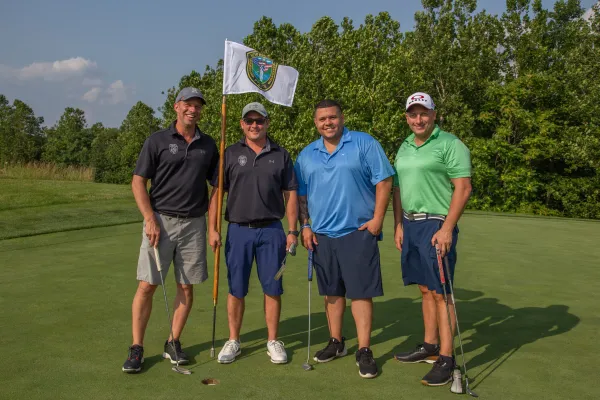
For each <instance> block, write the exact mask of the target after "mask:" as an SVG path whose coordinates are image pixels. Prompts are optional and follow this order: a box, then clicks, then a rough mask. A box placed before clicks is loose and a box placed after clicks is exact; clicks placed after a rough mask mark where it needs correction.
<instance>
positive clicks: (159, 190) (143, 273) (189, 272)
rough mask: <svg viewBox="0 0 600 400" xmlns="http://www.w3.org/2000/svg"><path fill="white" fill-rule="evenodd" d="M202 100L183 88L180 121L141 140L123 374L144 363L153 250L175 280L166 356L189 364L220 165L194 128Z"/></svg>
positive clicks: (154, 277)
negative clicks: (138, 228)
mask: <svg viewBox="0 0 600 400" xmlns="http://www.w3.org/2000/svg"><path fill="white" fill-rule="evenodd" d="M205 104H206V101H205V100H204V97H203V96H202V93H201V92H200V91H199V90H198V89H196V88H184V89H182V90H181V91H180V92H179V94H178V95H177V98H176V100H175V105H174V108H175V112H176V113H177V120H176V121H175V122H173V123H172V124H171V125H170V126H169V127H168V128H167V129H164V130H161V131H158V132H156V133H154V134H152V135H151V136H150V137H148V138H147V139H146V141H145V142H144V147H143V148H142V151H141V152H140V156H139V158H138V161H137V164H136V167H135V171H134V175H133V180H132V183H131V186H132V190H133V195H134V197H135V201H136V203H137V206H138V208H139V209H140V212H141V213H142V215H143V216H144V228H143V235H142V245H141V247H140V255H139V261H138V269H137V279H138V281H139V284H138V288H137V292H136V293H135V297H134V299H133V305H132V332H133V343H132V345H131V347H130V348H129V356H128V357H127V360H126V361H125V364H123V368H122V369H123V371H124V372H139V371H140V370H141V369H142V362H143V361H144V348H143V345H144V333H145V331H146V325H147V324H148V319H149V318H150V312H151V310H152V296H153V294H154V291H155V290H156V288H157V286H158V285H159V284H160V282H161V279H160V276H159V275H158V274H159V272H158V269H157V265H156V260H155V258H154V249H153V248H154V247H157V248H158V249H159V253H160V261H161V265H162V274H163V277H164V276H165V275H166V274H167V272H168V270H169V266H170V264H171V262H173V265H174V269H175V281H176V283H177V294H176V296H175V304H174V306H173V336H172V337H169V339H168V340H167V341H166V342H165V347H164V353H163V357H164V358H168V359H170V360H171V363H173V364H174V363H176V359H177V358H178V359H179V363H180V364H185V363H187V362H188V361H189V360H188V357H187V355H186V354H185V353H184V352H183V351H182V350H181V343H180V342H179V336H180V335H181V332H182V330H183V327H184V325H185V322H186V320H187V317H188V315H189V313H190V310H191V309H192V302H193V293H194V292H193V285H194V284H197V283H200V282H203V281H204V280H206V278H207V271H206V220H205V214H206V211H207V210H209V198H208V188H207V185H206V181H207V180H210V179H212V178H213V176H214V175H216V172H217V170H218V163H219V162H218V160H219V153H218V150H217V145H216V144H215V141H214V140H213V139H212V138H211V137H210V136H208V135H206V134H204V133H202V132H200V130H199V129H198V128H197V126H196V122H197V121H198V119H199V118H200V110H201V109H202V107H203V106H204V105H205ZM148 180H150V182H151V186H150V192H149V193H148V190H147V182H148ZM216 206H217V204H216V200H215V201H212V199H211V204H210V210H209V215H210V214H211V213H216ZM209 236H210V237H211V240H212V242H214V240H215V238H217V239H218V234H217V232H216V230H210V231H209ZM175 352H177V353H175Z"/></svg>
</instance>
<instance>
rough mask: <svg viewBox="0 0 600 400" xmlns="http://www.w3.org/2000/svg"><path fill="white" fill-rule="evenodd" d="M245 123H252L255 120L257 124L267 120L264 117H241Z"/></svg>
mask: <svg viewBox="0 0 600 400" xmlns="http://www.w3.org/2000/svg"><path fill="white" fill-rule="evenodd" d="M242 119H243V121H244V123H245V124H246V125H252V124H254V123H255V122H256V124H257V125H264V124H265V122H267V119H266V118H242Z"/></svg>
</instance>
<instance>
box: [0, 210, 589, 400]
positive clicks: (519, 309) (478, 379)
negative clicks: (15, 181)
mask: <svg viewBox="0 0 600 400" xmlns="http://www.w3.org/2000/svg"><path fill="white" fill-rule="evenodd" d="M122 200H124V199H122ZM86 201H88V200H86ZM92 201H93V200H92ZM108 201H120V200H118V199H116V200H108ZM128 201H130V202H131V200H128ZM84 203H85V201H84ZM103 203H104V202H102V204H103ZM42 207H46V206H42ZM69 207H70V206H69ZM58 211H59V209H57V212H58ZM225 229H226V227H225ZM460 231H461V232H460V239H459V244H458V248H459V261H458V266H457V272H456V285H457V291H456V295H457V300H458V301H457V307H458V315H459V319H460V326H461V328H462V332H463V341H464V346H465V351H466V358H467V362H468V367H469V376H470V377H471V379H472V380H473V382H472V386H473V389H474V390H475V391H476V392H477V393H479V395H480V396H481V398H482V399H503V400H504V399H529V400H531V399H544V400H549V399H567V398H574V399H597V398H599V397H600V389H598V384H597V371H598V369H597V366H596V365H597V362H596V360H597V356H596V354H595V350H596V348H597V345H596V340H597V337H598V331H599V330H600V311H599V310H600V308H599V307H600V295H599V294H598V290H595V289H596V288H597V286H598V282H600V269H599V268H598V267H599V266H600V265H599V263H598V260H599V259H600V247H599V246H598V245H597V243H596V242H597V238H598V237H599V236H600V235H599V233H600V224H599V223H597V222H585V221H569V220H566V219H544V218H518V217H502V216H487V215H480V214H477V215H465V216H464V217H463V219H462V220H461V224H460ZM392 237H393V232H392V216H391V213H388V216H387V219H386V223H385V239H384V241H383V242H381V244H380V249H381V258H382V266H383V271H382V273H383V282H384V291H385V296H383V297H381V298H378V299H377V301H376V304H375V318H374V324H373V335H372V349H373V352H374V355H375V358H376V360H377V363H378V365H379V367H380V372H381V374H380V376H379V377H377V378H376V379H373V380H365V379H361V378H360V377H359V375H358V371H357V367H356V365H355V362H354V352H355V351H356V350H357V341H356V330H355V328H354V325H353V323H352V318H351V313H350V309H349V308H348V309H347V313H346V318H345V330H344V332H345V333H344V334H345V336H346V337H347V338H348V345H349V350H350V353H349V355H348V356H346V357H344V358H341V359H338V360H335V361H332V362H330V363H327V364H320V365H316V366H315V368H314V370H313V371H310V372H306V371H304V370H303V369H302V364H303V363H304V362H305V360H306V350H307V349H306V345H307V337H306V329H307V324H308V320H307V281H306V251H305V250H303V249H299V251H298V255H297V256H296V257H289V258H288V267H287V269H286V272H285V274H284V288H285V294H284V296H283V310H282V322H281V326H280V338H281V339H282V340H283V341H284V342H285V344H286V348H287V350H288V355H289V358H290V362H289V363H288V364H287V365H274V364H272V363H270V362H269V359H268V357H267V355H266V329H265V324H264V318H263V315H262V297H261V293H260V285H259V283H258V279H257V277H256V273H253V274H252V280H251V285H250V294H249V296H248V298H247V301H246V315H245V319H244V325H243V330H242V337H241V340H242V356H241V357H240V358H239V359H238V360H237V361H236V362H234V363H233V364H230V365H220V364H218V363H217V362H216V361H214V360H211V359H210V357H209V349H210V346H211V343H210V338H211V328H212V308H213V307H212V305H213V303H212V275H213V274H212V258H209V266H210V267H209V270H210V274H209V275H210V279H209V281H207V282H206V283H204V284H203V285H199V286H198V287H197V289H196V297H195V301H194V306H193V311H192V313H191V315H190V318H189V321H188V325H187V327H186V330H185V331H184V334H183V336H182V342H183V346H184V348H185V349H186V351H187V352H188V354H189V355H191V356H192V357H193V362H192V363H191V365H190V366H189V368H190V369H191V370H192V371H193V374H192V375H191V376H183V375H179V374H176V373H174V372H172V371H171V369H170V367H169V365H168V364H167V362H166V361H164V360H162V359H161V357H160V354H161V352H162V346H163V344H164V340H165V338H166V336H167V335H168V330H169V328H168V326H167V324H166V317H165V310H164V304H163V301H162V292H161V291H160V289H159V290H158V291H157V292H156V294H155V297H154V301H155V302H154V310H153V314H152V317H151V319H150V322H149V325H148V331H147V335H146V340H145V358H146V359H145V363H144V370H143V372H142V373H140V374H137V375H127V374H124V373H123V372H121V369H120V368H121V365H122V363H123V362H124V361H125V358H126V356H127V346H128V345H129V343H130V340H131V337H130V335H131V333H130V330H131V316H130V312H131V300H132V297H133V294H134V292H135V288H136V281H135V269H136V263H137V252H138V249H139V245H140V239H141V224H140V223H134V224H125V225H119V226H113V227H101V228H94V229H81V230H77V231H67V232H59V233H52V234H46V235H39V236H32V237H21V238H16V239H9V240H0V266H1V268H0V282H1V286H0V288H1V289H0V310H1V311H0V327H1V328H2V339H1V340H0V350H1V352H2V355H3V356H4V360H3V361H4V362H3V363H1V364H0V376H1V377H2V384H1V385H0V399H86V400H94V399H178V400H179V399H202V398H206V399H261V400H265V399H282V398H285V399H311V400H315V399H361V400H364V399H368V398H375V399H379V398H381V399H383V398H385V399H457V398H458V397H456V395H454V394H452V393H450V391H449V386H446V387H442V388H429V387H425V386H422V385H421V384H420V383H419V381H420V379H421V377H422V376H423V375H424V374H425V373H426V372H427V371H428V370H429V367H430V366H428V365H421V364H416V365H404V364H400V363H397V362H396V361H394V360H393V354H394V353H395V352H398V351H402V350H406V349H410V348H413V347H414V345H415V344H417V343H420V342H421V341H422V336H423V328H422V321H421V318H420V300H419V296H418V290H417V288H416V287H413V286H411V287H404V286H403V284H402V277H401V273H400V267H399V253H398V252H397V251H396V250H395V248H394V245H393V241H392ZM221 259H223V258H221ZM313 285H314V286H313V298H312V300H313V303H312V310H313V314H312V326H313V331H312V338H311V356H312V355H313V354H314V352H315V351H316V350H318V349H319V348H322V347H323V346H324V345H325V343H326V342H327V339H328V334H327V324H326V319H325V316H324V313H323V302H322V300H321V298H320V297H319V296H318V294H317V289H316V281H315V282H313ZM174 288H175V287H174V284H173V278H172V273H170V274H169V277H168V280H167V293H168V295H169V298H170V299H171V301H172V299H173V297H174V294H175V293H174ZM590 289H591V290H590ZM219 293H220V297H219V304H218V315H217V345H218V348H217V352H218V351H219V350H220V347H221V346H222V344H223V343H224V341H225V340H226V339H227V335H228V333H227V320H226V318H227V316H226V308H225V304H226V298H227V285H226V268H225V266H224V264H223V263H222V266H221V282H220V290H219ZM311 362H312V360H311ZM204 378H216V379H219V380H220V384H219V385H217V386H212V387H209V386H204V385H203V384H202V383H201V381H202V379H204Z"/></svg>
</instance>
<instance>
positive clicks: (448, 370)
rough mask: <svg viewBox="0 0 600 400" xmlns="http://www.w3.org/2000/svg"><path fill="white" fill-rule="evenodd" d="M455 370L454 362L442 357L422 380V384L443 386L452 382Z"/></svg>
mask: <svg viewBox="0 0 600 400" xmlns="http://www.w3.org/2000/svg"><path fill="white" fill-rule="evenodd" d="M448 360H449V361H448ZM453 369H454V360H453V359H452V358H449V357H440V358H438V359H437V361H436V362H435V363H434V364H433V368H431V371H429V372H428V373H427V375H425V376H424V377H423V379H421V383H422V384H423V385H426V386H443V385H445V384H447V383H449V382H451V381H452V370H453Z"/></svg>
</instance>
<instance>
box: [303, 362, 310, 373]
mask: <svg viewBox="0 0 600 400" xmlns="http://www.w3.org/2000/svg"><path fill="white" fill-rule="evenodd" d="M302 368H303V369H304V370H305V371H312V369H313V367H312V365H310V364H309V363H307V362H306V363H304V364H302Z"/></svg>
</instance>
